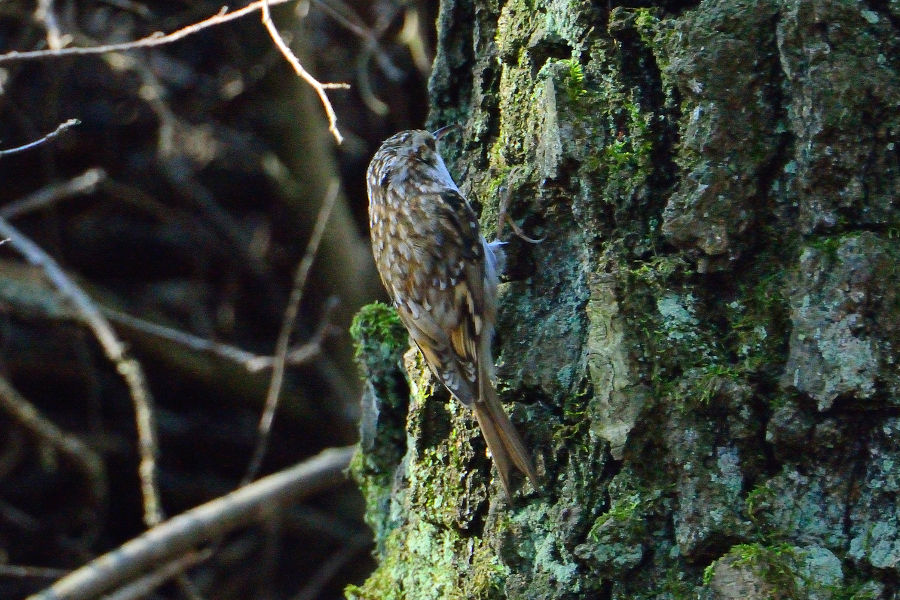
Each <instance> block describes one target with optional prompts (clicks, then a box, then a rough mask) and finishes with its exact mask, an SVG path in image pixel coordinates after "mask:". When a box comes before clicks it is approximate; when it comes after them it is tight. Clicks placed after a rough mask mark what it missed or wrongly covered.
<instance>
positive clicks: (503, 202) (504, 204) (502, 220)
mask: <svg viewBox="0 0 900 600" xmlns="http://www.w3.org/2000/svg"><path fill="white" fill-rule="evenodd" d="M511 201H512V193H511V192H510V191H509V188H508V187H506V186H505V185H504V186H503V187H501V188H500V212H499V214H498V215H497V221H498V223H497V240H495V241H494V242H491V244H497V243H505V242H500V236H501V235H503V226H504V225H506V223H509V226H510V227H512V230H513V233H515V234H516V237H518V238H519V239H521V240H524V241H526V242H528V243H529V244H540V243H541V242H543V241H544V240H545V239H546V238H540V239H534V238H531V237H528V236H527V235H525V232H524V231H522V228H521V227H519V226H518V225H516V222H515V221H513V219H512V217H510V216H509V213H508V212H507V210H508V209H509V203H510V202H511Z"/></svg>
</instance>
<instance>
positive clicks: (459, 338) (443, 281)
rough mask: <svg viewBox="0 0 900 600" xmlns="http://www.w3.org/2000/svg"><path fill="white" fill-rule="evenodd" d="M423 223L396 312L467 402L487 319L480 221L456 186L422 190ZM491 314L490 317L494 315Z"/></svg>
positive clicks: (474, 387) (472, 396)
mask: <svg viewBox="0 0 900 600" xmlns="http://www.w3.org/2000/svg"><path fill="white" fill-rule="evenodd" d="M420 200H421V206H420V207H419V208H420V209H421V210H423V211H425V212H426V214H425V215H424V218H422V219H420V220H419V222H420V223H427V224H428V225H427V226H423V227H422V228H421V229H420V230H419V231H417V232H416V234H415V235H414V236H413V237H412V239H411V244H410V245H411V248H412V257H413V258H412V260H411V261H410V262H412V263H414V264H415V268H413V269H411V270H410V273H409V277H407V278H406V282H405V286H406V287H405V289H402V290H396V291H395V292H394V293H393V296H394V298H403V299H404V300H403V301H398V302H396V304H397V309H398V313H399V314H400V318H401V319H402V320H403V322H404V324H405V325H406V327H407V329H408V330H409V331H410V334H411V336H412V338H413V340H414V341H415V342H416V344H417V345H418V346H419V348H420V349H421V350H422V354H423V355H424V356H425V360H426V361H427V362H428V364H429V366H430V367H431V370H432V371H433V372H434V373H435V375H437V376H438V378H440V379H441V381H442V383H444V385H446V386H447V388H448V389H449V390H450V392H451V393H453V395H454V396H456V397H457V398H458V399H459V400H460V401H461V402H462V403H463V404H465V405H467V406H471V405H472V403H473V402H475V401H476V400H477V398H478V395H479V376H480V373H479V367H478V358H479V356H478V355H479V351H480V348H481V339H482V337H483V336H484V335H485V334H486V333H487V334H488V335H490V333H489V330H490V328H491V326H492V323H491V322H487V321H486V319H485V314H484V309H485V300H486V298H485V286H484V272H485V264H484V261H485V256H484V252H485V250H484V247H483V245H482V240H481V234H480V233H479V229H478V220H477V219H476V217H475V213H474V212H473V211H472V209H471V208H470V207H469V205H468V203H467V202H466V201H465V199H464V198H463V197H462V196H461V195H460V194H459V192H457V191H456V190H451V189H446V190H444V191H443V192H441V193H434V194H423V195H422V196H421V197H420ZM491 318H492V317H491Z"/></svg>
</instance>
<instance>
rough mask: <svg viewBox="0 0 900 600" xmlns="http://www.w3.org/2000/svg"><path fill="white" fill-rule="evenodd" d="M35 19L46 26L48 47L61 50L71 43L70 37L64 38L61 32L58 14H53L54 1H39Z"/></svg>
mask: <svg viewBox="0 0 900 600" xmlns="http://www.w3.org/2000/svg"><path fill="white" fill-rule="evenodd" d="M34 19H35V21H38V22H39V23H43V24H44V29H46V30H47V45H48V46H49V47H50V48H52V49H53V50H59V49H60V48H62V47H63V46H65V45H66V44H67V43H68V42H69V41H71V37H70V36H64V35H63V34H62V33H61V32H60V29H59V22H58V21H57V20H56V13H55V12H53V0H38V3H37V9H36V10H35V11H34Z"/></svg>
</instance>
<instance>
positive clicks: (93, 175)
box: [0, 168, 106, 219]
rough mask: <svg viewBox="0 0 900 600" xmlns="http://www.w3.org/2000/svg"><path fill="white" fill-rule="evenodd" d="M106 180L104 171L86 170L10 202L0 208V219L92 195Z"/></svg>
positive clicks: (96, 169)
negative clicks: (65, 200)
mask: <svg viewBox="0 0 900 600" xmlns="http://www.w3.org/2000/svg"><path fill="white" fill-rule="evenodd" d="M105 179H106V171H104V170H103V169H100V168H93V169H88V170H87V171H85V172H84V173H82V174H81V175H78V176H77V177H73V178H72V179H70V180H68V181H64V182H62V183H51V184H50V185H48V186H45V187H42V188H41V189H39V190H38V191H36V192H34V193H32V194H29V195H28V196H26V197H24V198H22V199H21V200H16V201H15V202H10V203H9V204H7V205H6V206H4V207H3V208H0V217H2V218H4V219H14V218H16V217H18V216H21V215H23V214H25V213H27V212H31V211H33V210H37V209H39V208H43V207H45V206H48V205H50V204H53V203H55V202H59V201H60V200H64V199H65V198H69V197H71V196H78V195H81V194H92V193H93V192H94V190H96V189H97V185H98V184H100V183H101V182H102V181H104V180H105Z"/></svg>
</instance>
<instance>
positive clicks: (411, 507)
mask: <svg viewBox="0 0 900 600" xmlns="http://www.w3.org/2000/svg"><path fill="white" fill-rule="evenodd" d="M892 6H893V5H891V4H890V3H875V2H872V3H868V4H863V3H858V2H851V1H850V0H822V1H818V2H809V1H804V0H765V1H763V2H731V1H725V0H704V1H703V2H699V3H663V4H660V5H659V6H656V7H654V8H643V7H642V8H629V7H624V6H615V7H611V6H609V5H607V4H604V3H592V2H587V1H579V0H575V1H566V2H563V1H547V2H538V1H526V0H510V1H509V2H506V3H500V2H496V1H495V2H486V3H480V2H479V3H475V2H466V1H463V0H456V1H445V2H443V3H442V8H441V17H440V20H439V22H438V27H439V41H440V46H439V49H438V55H437V60H436V62H435V66H434V72H433V75H432V79H431V83H430V93H431V103H432V116H431V122H432V124H433V125H435V126H437V125H443V124H447V123H460V124H461V125H463V129H462V135H461V136H459V137H458V138H457V139H455V140H452V141H451V142H450V143H448V144H446V145H445V154H446V158H447V159H448V161H449V164H450V167H451V171H452V172H453V174H454V176H455V178H456V179H457V181H458V182H459V183H460V186H461V188H462V190H463V191H464V193H466V194H467V196H468V197H469V199H470V201H472V203H473V204H474V205H475V207H476V209H478V210H480V211H481V220H482V226H483V227H484V230H485V231H486V232H488V233H493V232H494V231H496V229H497V223H496V217H497V206H498V202H499V198H500V196H501V193H500V192H501V190H502V189H503V188H506V189H507V190H509V192H510V193H511V195H512V199H513V202H512V204H511V206H510V214H511V216H512V217H513V218H514V219H515V220H516V222H517V223H518V224H519V225H521V226H522V227H524V228H525V229H526V231H528V232H529V233H530V234H531V235H534V236H538V237H540V236H543V237H544V238H545V239H544V241H543V242H542V243H540V244H537V245H530V244H527V243H525V242H523V241H521V240H519V239H517V238H515V237H510V238H509V244H508V245H507V254H508V269H507V273H506V276H505V282H504V283H503V284H502V286H501V288H502V289H501V298H500V315H499V320H498V335H497V340H496V343H495V351H496V356H497V363H498V369H497V371H498V385H499V390H500V395H501V398H502V399H503V400H504V401H505V402H508V407H509V408H510V409H511V411H512V415H513V419H514V421H516V423H517V424H518V425H519V427H520V429H521V430H522V431H523V432H524V435H525V438H526V440H527V441H528V443H529V445H530V446H531V447H532V448H534V449H535V458H536V462H537V465H538V469H539V471H540V473H541V475H542V477H543V478H544V483H545V485H544V490H543V491H542V492H541V493H534V492H531V491H530V488H528V487H527V486H526V487H525V488H524V489H523V493H522V494H521V495H519V496H518V497H517V498H516V499H515V502H514V503H513V504H512V505H510V504H509V503H507V502H506V500H505V499H504V497H503V496H502V492H501V491H500V489H499V486H498V483H497V482H496V480H495V479H494V477H493V476H492V472H491V467H490V462H489V461H488V460H487V458H486V457H485V455H484V444H483V442H482V441H481V440H480V438H479V436H478V433H477V428H476V427H475V426H474V425H473V423H472V420H471V417H470V415H468V414H467V413H466V412H465V411H464V410H463V409H461V408H460V407H459V406H458V405H457V404H456V403H455V402H453V401H449V398H447V395H446V393H445V392H444V391H442V390H441V389H440V387H439V386H435V385H434V383H433V382H432V381H431V379H430V376H429V374H428V373H427V370H426V369H424V365H423V363H422V360H421V358H419V357H418V355H417V354H416V353H415V352H410V353H408V354H407V355H406V363H405V364H406V367H407V368H408V369H409V373H410V381H411V382H412V384H411V386H410V388H411V389H410V391H411V393H410V399H409V405H408V410H407V406H405V405H404V406H400V405H398V406H396V411H397V414H396V416H395V419H394V422H402V423H403V424H404V425H403V427H404V431H405V449H404V452H403V454H402V457H399V458H398V459H397V463H396V464H394V465H390V466H387V465H386V466H385V467H384V468H385V469H386V471H385V474H384V477H385V481H390V485H389V486H387V487H384V488H381V492H380V493H382V494H385V495H386V497H388V498H389V499H388V500H387V501H386V502H387V504H384V503H371V502H370V505H369V506H370V511H372V510H376V511H378V510H387V511H388V513H387V514H390V515H392V518H391V519H387V520H385V519H384V517H383V515H378V514H374V515H373V514H370V519H372V520H373V522H376V523H385V522H386V523H388V525H386V526H381V528H380V529H377V531H376V534H377V537H378V541H379V543H378V550H377V557H378V559H379V564H380V566H379V567H378V569H377V571H376V572H375V574H374V575H373V576H372V577H371V578H370V579H369V581H368V582H367V583H366V584H365V585H363V586H361V587H359V588H354V589H353V590H352V591H351V592H350V593H349V594H348V595H350V596H351V597H364V598H384V597H388V598H391V597H397V598H401V597H402V598H444V597H463V596H465V597H476V598H542V599H554V598H595V597H596V598H603V599H611V600H612V599H621V600H624V599H626V598H627V599H637V600H640V599H644V598H647V599H649V598H666V599H672V600H675V599H680V598H704V599H722V598H732V597H741V598H745V599H753V598H829V599H835V600H837V599H844V598H858V599H862V598H896V597H897V594H900V587H898V584H897V581H898V580H900V559H898V557H900V534H898V525H900V524H898V522H897V521H898V517H897V511H896V504H897V499H898V494H900V488H898V485H900V484H898V481H900V470H898V469H900V447H898V445H897V442H896V440H897V434H898V426H897V419H898V415H897V412H896V411H897V407H898V377H900V375H898V367H897V362H896V358H895V355H896V353H897V348H898V345H900V326H898V323H900V299H898V292H897V285H896V282H897V281H898V279H900V278H898V277H897V272H896V265H897V264H898V259H900V256H898V254H900V252H898V250H897V248H898V246H897V239H898V238H900V218H898V209H897V206H896V198H897V196H898V193H897V192H898V186H900V158H898V156H900V154H898V153H900V147H898V146H897V145H896V144H897V143H898V141H897V137H898V134H900V110H898V108H900V85H898V67H900V64H898V62H900V59H898V57H900V52H898V45H900V42H898V36H897V35H896V33H897V31H898V30H900V27H898V24H900V22H898V19H900V15H898V11H897V10H896V9H895V8H894V10H892V9H891V7H892ZM379 519H380V520H379Z"/></svg>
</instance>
